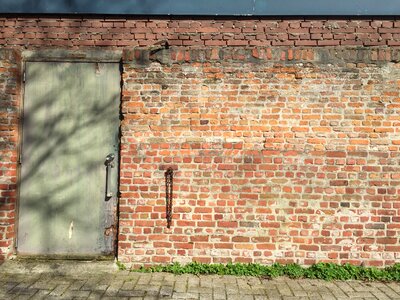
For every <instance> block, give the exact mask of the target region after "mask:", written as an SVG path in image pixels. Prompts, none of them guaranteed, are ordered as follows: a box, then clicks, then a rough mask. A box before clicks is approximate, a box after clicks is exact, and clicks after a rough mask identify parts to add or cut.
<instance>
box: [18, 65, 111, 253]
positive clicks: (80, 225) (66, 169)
mask: <svg viewBox="0 0 400 300" xmlns="http://www.w3.org/2000/svg"><path fill="white" fill-rule="evenodd" d="M109 65H110V64H94V63H91V64H88V63H27V70H26V85H25V99H24V116H23V142H22V168H21V178H20V183H21V192H20V193H21V194H20V208H19V226H18V251H19V253H27V254H66V255H68V254H93V253H96V254H99V253H103V254H104V253H109V252H112V248H111V247H112V245H111V243H110V239H108V238H106V237H104V235H103V232H104V226H106V225H107V222H110V221H111V220H110V219H109V216H108V215H109V214H110V211H109V210H110V209H111V208H110V206H109V204H110V202H111V201H107V200H109V199H106V196H105V193H106V191H105V188H106V166H105V164H104V162H105V158H106V156H107V154H109V153H111V152H115V151H118V138H119V137H118V122H119V115H118V109H119V74H116V72H115V70H114V72H110V71H109V70H110V68H109ZM117 69H118V68H117ZM117 71H118V72H119V70H117ZM115 75H117V78H116V79H115V78H112V77H115ZM115 83H117V85H118V86H117V87H113V88H111V89H109V86H110V84H115ZM111 210H112V209H111Z"/></svg>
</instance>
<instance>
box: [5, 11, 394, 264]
mask: <svg viewBox="0 0 400 300" xmlns="http://www.w3.org/2000/svg"><path fill="white" fill-rule="evenodd" d="M162 41H168V45H169V47H167V48H165V43H164V42H162ZM0 43H1V45H2V48H3V49H7V48H12V49H13V50H12V51H10V50H4V51H2V54H1V57H0V58H1V59H0V70H1V72H0V94H1V99H0V101H1V102H0V103H1V104H0V114H1V115H0V126H1V127H0V155H1V161H0V193H1V198H0V200H1V202H0V205H1V210H0V251H1V252H0V258H4V257H5V256H9V255H10V254H11V253H13V238H14V235H15V234H14V232H15V225H14V224H15V214H16V205H15V203H16V194H17V190H16V183H17V171H18V164H17V157H18V151H17V149H18V146H19V144H18V141H19V137H18V130H19V128H18V119H19V109H20V108H21V107H20V95H21V90H22V86H20V85H19V83H20V82H21V81H22V79H21V76H20V73H19V70H20V69H21V67H20V62H21V59H20V58H19V54H20V53H22V52H23V51H24V50H26V49H27V50H36V51H37V50H41V49H44V48H46V49H48V48H52V49H70V50H71V49H72V50H79V51H80V52H82V51H85V50H100V51H101V50H102V49H107V50H123V55H122V57H121V62H122V99H121V115H122V121H121V134H122V137H121V163H120V193H121V197H120V207H119V213H120V215H119V236H118V240H119V243H118V257H119V259H120V260H122V261H123V262H125V263H128V264H131V265H135V266H138V265H142V264H158V263H169V262H175V261H180V262H189V261H194V260H195V261H201V262H231V261H232V262H259V263H272V262H284V263H287V262H297V263H300V264H304V265H309V264H312V263H314V262H319V261H330V262H337V263H345V262H351V263H355V264H365V265H376V266H385V265H390V264H393V263H395V262H400V257H399V253H400V243H399V230H400V217H399V209H400V201H399V200H400V198H399V195H400V175H399V174H400V165H399V155H400V151H399V147H400V114H399V107H400V100H399V99H400V97H399V85H400V63H399V62H400V51H399V49H398V48H397V47H395V46H397V45H399V43H400V22H398V21H395V20H306V19H301V20H266V19H250V18H241V19H199V20H189V19H178V18H177V19H172V18H171V19H170V18H164V19H151V20H150V19H144V18H143V19H121V18H117V19H108V18H106V19H99V18H87V17H85V18H84V17H82V18H75V17H74V18H33V17H31V18H16V17H8V18H4V17H3V18H1V19H0ZM156 43H159V45H155V44H156ZM154 45H155V46H154ZM77 57H79V55H77ZM169 167H172V168H173V169H174V203H173V220H172V226H171V228H170V229H167V228H166V220H165V182H164V172H165V170H166V169H167V168H169Z"/></svg>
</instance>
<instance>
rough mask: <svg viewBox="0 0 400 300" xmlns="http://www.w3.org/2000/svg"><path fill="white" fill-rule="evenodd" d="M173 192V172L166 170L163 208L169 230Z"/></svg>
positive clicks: (169, 169) (170, 169)
mask: <svg viewBox="0 0 400 300" xmlns="http://www.w3.org/2000/svg"><path fill="white" fill-rule="evenodd" d="M173 190H174V171H173V169H172V168H168V169H167V171H166V172H165V208H166V218H167V228H171V221H172V200H173Z"/></svg>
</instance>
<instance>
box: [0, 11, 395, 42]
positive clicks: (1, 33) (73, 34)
mask: <svg viewBox="0 0 400 300" xmlns="http://www.w3.org/2000/svg"><path fill="white" fill-rule="evenodd" d="M163 39H167V40H168V41H169V43H170V44H171V45H174V46H269V45H272V46H339V45H343V46H399V45H400V21H397V20H390V19H388V20H375V19H371V20H369V19H358V20H357V19H356V20H347V19H341V20H334V19H329V20H326V19H318V20H316V19H310V20H308V19H298V20H296V19H295V20H283V19H246V18H238V19H236V20H232V19H222V18H220V19H197V20H188V19H169V18H164V19H146V18H143V19H124V18H118V19H109V18H106V19H88V18H58V19H54V18H53V19H52V18H19V17H18V18H11V17H10V18H5V17H3V18H0V44H2V45H7V46H12V47H14V46H17V47H18V46H27V47H41V46H45V47H48V46H55V47H74V48H78V47H86V46H107V47H127V46H147V45H152V44H154V43H155V42H157V41H160V40H163Z"/></svg>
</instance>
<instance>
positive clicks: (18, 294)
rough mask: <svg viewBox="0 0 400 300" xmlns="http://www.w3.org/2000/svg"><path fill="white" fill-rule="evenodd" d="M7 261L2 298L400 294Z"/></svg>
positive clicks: (394, 286)
mask: <svg viewBox="0 0 400 300" xmlns="http://www.w3.org/2000/svg"><path fill="white" fill-rule="evenodd" d="M28 264H29V267H27V264H26V263H20V262H19V263H12V262H11V263H5V264H4V265H2V266H0V299H216V300H217V299H240V300H246V299H285V300H292V299H293V300H295V299H323V300H330V299H337V300H338V299H400V283H381V282H360V281H335V282H325V281H320V280H308V279H307V280H306V279H301V280H292V279H288V278H278V279H274V280H268V279H260V278H255V277H235V276H217V275H208V276H205V275H201V276H196V275H173V274H168V273H153V274H143V273H129V272H127V271H118V270H116V269H115V267H114V266H113V265H112V263H104V262H100V263H90V264H88V263H83V262H66V263H65V264H66V265H67V267H65V266H64V263H63V262H57V263H54V262H51V263H33V264H32V263H28Z"/></svg>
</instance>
